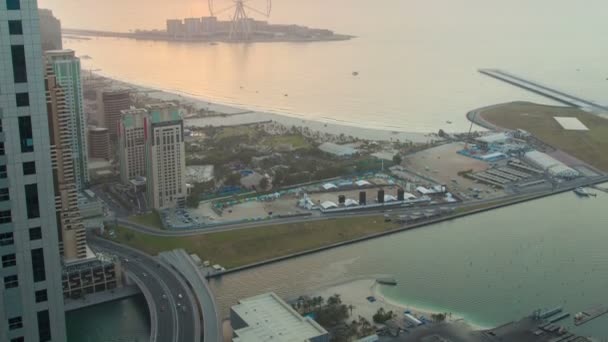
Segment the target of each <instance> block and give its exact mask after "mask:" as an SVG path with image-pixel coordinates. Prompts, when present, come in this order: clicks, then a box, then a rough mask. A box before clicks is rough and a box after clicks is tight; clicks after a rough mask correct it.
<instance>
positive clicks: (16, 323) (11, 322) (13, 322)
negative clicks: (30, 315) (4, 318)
mask: <svg viewBox="0 0 608 342" xmlns="http://www.w3.org/2000/svg"><path fill="white" fill-rule="evenodd" d="M21 328H23V320H22V319H21V316H17V317H13V318H9V319H8V329H9V330H16V329H21Z"/></svg>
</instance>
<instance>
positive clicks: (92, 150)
mask: <svg viewBox="0 0 608 342" xmlns="http://www.w3.org/2000/svg"><path fill="white" fill-rule="evenodd" d="M110 150H111V146H110V131H109V130H108V129H107V128H105V127H97V126H89V158H90V159H104V160H110Z"/></svg>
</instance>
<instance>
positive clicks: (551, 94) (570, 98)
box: [478, 69, 608, 112]
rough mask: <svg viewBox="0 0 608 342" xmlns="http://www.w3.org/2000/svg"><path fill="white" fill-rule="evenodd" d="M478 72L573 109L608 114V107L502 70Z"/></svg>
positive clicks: (481, 70) (480, 70) (482, 70)
mask: <svg viewBox="0 0 608 342" xmlns="http://www.w3.org/2000/svg"><path fill="white" fill-rule="evenodd" d="M478 71H479V72H480V73H482V74H484V75H486V76H489V77H492V78H495V79H497V80H500V81H503V82H506V83H509V84H512V85H514V86H516V87H519V88H522V89H526V90H528V91H531V92H533V93H535V94H538V95H541V96H544V97H546V98H549V99H552V100H554V101H557V102H560V103H563V104H565V105H568V106H571V107H576V108H580V109H585V110H591V111H594V112H598V111H599V112H608V107H606V106H602V105H600V104H597V103H595V102H593V101H590V100H586V99H583V98H581V97H578V96H575V95H570V94H567V93H564V92H562V91H559V90H556V89H553V88H550V87H548V86H545V85H542V84H539V83H537V82H534V81H531V80H526V79H524V78H522V77H519V76H515V75H513V74H511V73H508V72H506V71H503V70H500V69H479V70H478Z"/></svg>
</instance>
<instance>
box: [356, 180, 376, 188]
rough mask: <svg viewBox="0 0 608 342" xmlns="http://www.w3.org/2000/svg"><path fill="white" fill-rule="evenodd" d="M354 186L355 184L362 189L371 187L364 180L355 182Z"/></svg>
mask: <svg viewBox="0 0 608 342" xmlns="http://www.w3.org/2000/svg"><path fill="white" fill-rule="evenodd" d="M355 184H357V186H358V187H362V186H370V185H372V183H370V182H368V181H366V180H360V181H356V182H355Z"/></svg>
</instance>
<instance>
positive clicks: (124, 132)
mask: <svg viewBox="0 0 608 342" xmlns="http://www.w3.org/2000/svg"><path fill="white" fill-rule="evenodd" d="M147 113H148V112H147V111H146V110H145V109H129V110H123V111H122V118H121V120H120V128H119V132H118V159H119V162H120V179H121V180H122V182H123V183H125V184H126V183H128V182H129V181H130V180H133V179H135V178H136V177H142V176H145V175H146V165H145V145H144V120H145V118H146V116H147Z"/></svg>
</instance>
